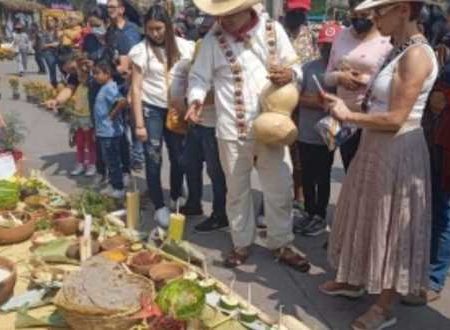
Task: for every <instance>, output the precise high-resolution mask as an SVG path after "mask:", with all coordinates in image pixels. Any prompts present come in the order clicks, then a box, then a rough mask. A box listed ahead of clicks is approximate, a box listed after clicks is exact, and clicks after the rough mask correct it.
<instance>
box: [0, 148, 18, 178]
mask: <svg viewBox="0 0 450 330" xmlns="http://www.w3.org/2000/svg"><path fill="white" fill-rule="evenodd" d="M16 172H17V168H16V162H15V161H14V157H13V155H12V154H11V153H9V152H7V153H2V154H0V180H6V179H10V178H11V177H13V176H14V174H16Z"/></svg>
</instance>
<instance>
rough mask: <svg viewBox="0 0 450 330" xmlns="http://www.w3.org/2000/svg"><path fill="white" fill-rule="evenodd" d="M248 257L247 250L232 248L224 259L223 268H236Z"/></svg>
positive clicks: (248, 252)
mask: <svg viewBox="0 0 450 330" xmlns="http://www.w3.org/2000/svg"><path fill="white" fill-rule="evenodd" d="M249 255H250V251H249V248H246V247H244V248H234V249H233V250H232V251H231V252H230V254H229V255H228V256H227V257H226V258H225V261H224V263H223V264H224V266H225V267H227V268H236V267H239V266H241V265H242V264H244V263H245V262H246V261H247V259H248V257H249Z"/></svg>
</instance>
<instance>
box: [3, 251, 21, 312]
mask: <svg viewBox="0 0 450 330" xmlns="http://www.w3.org/2000/svg"><path fill="white" fill-rule="evenodd" d="M0 268H3V269H7V270H9V271H11V276H9V277H8V278H7V279H6V280H4V281H3V282H0V305H2V304H3V303H4V302H6V301H7V300H8V299H9V298H10V297H11V296H12V294H13V292H14V286H15V285H16V280H17V269H16V265H15V263H13V262H12V261H11V260H9V259H6V258H3V257H0Z"/></svg>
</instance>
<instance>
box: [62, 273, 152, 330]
mask: <svg viewBox="0 0 450 330" xmlns="http://www.w3.org/2000/svg"><path fill="white" fill-rule="evenodd" d="M129 276H131V277H135V278H138V279H139V280H140V281H142V283H143V286H144V287H145V290H143V293H145V294H147V295H149V296H151V297H152V299H153V298H154V297H155V296H156V291H155V286H154V284H153V282H152V281H150V280H148V279H147V278H145V277H143V276H140V275H135V274H130V275H129ZM53 303H54V304H55V305H56V306H57V307H58V310H59V311H60V312H61V314H62V316H63V317H64V319H65V321H66V322H67V324H68V325H69V326H70V328H71V329H74V330H122V329H124V330H125V329H130V328H131V327H133V326H134V325H136V324H139V323H140V321H141V320H140V319H132V318H131V316H133V315H134V314H135V313H137V312H138V311H139V310H140V308H138V309H136V310H129V311H126V312H122V313H116V314H109V315H105V314H101V311H95V310H94V309H92V308H89V309H88V310H84V311H82V312H81V311H80V310H76V306H74V305H72V303H71V302H70V301H68V300H67V298H66V297H65V296H64V294H63V290H59V292H58V293H57V295H56V296H55V298H54V300H53ZM71 305H72V306H71ZM71 307H72V308H71ZM96 312H97V314H95V313H96Z"/></svg>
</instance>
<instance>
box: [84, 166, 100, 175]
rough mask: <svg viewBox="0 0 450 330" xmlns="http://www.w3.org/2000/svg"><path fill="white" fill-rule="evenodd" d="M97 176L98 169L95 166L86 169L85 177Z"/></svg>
mask: <svg viewBox="0 0 450 330" xmlns="http://www.w3.org/2000/svg"><path fill="white" fill-rule="evenodd" d="M96 174H97V169H96V168H95V165H88V166H87V168H86V172H84V176H87V177H91V176H94V175H96Z"/></svg>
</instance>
